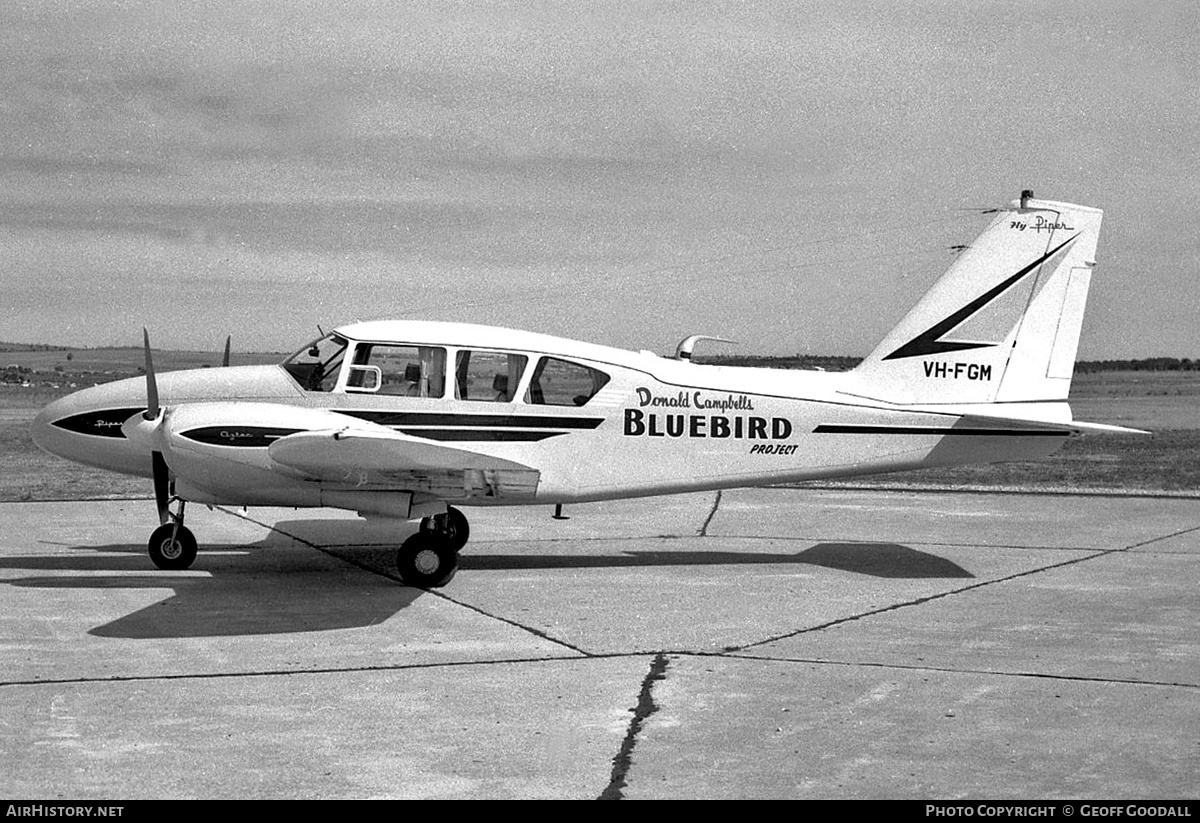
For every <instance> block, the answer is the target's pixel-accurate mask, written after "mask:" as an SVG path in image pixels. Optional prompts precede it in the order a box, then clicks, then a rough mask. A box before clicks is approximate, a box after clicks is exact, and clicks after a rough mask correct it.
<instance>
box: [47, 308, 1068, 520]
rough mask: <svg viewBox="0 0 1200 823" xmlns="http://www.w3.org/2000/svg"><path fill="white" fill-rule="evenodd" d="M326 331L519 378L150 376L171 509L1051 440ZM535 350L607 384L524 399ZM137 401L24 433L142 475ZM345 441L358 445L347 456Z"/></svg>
mask: <svg viewBox="0 0 1200 823" xmlns="http://www.w3.org/2000/svg"><path fill="white" fill-rule="evenodd" d="M339 334H340V335H341V336H342V337H343V338H344V340H345V341H347V343H348V345H347V354H346V357H345V358H344V359H345V363H347V364H348V363H351V362H352V359H353V358H354V357H355V354H354V353H355V351H356V350H357V347H359V346H365V345H368V344H369V345H375V346H383V345H390V344H411V345H412V346H413V347H417V346H420V347H425V350H428V349H429V347H439V350H440V351H441V352H442V353H441V354H439V356H440V357H442V358H443V359H442V361H440V362H443V363H445V362H450V363H454V362H455V358H456V356H457V355H458V353H459V352H460V351H463V350H468V349H469V350H471V351H473V352H476V353H480V352H483V353H499V354H498V355H497V356H500V355H511V356H518V357H516V359H513V360H511V361H510V362H518V363H523V364H524V365H523V366H522V367H521V368H520V369H519V370H514V371H513V372H512V373H511V374H510V375H508V376H507V378H508V379H507V381H501V382H500V383H499V384H498V385H500V384H503V385H507V382H515V383H516V385H515V386H513V387H512V391H508V392H507V393H506V394H502V398H505V397H507V398H511V399H500V400H496V399H494V398H488V399H486V400H484V399H464V398H463V397H459V396H456V395H457V393H456V392H455V391H454V390H453V388H452V387H451V386H450V385H449V383H452V382H453V379H451V380H448V381H447V385H446V386H445V387H442V388H440V389H439V390H438V391H435V392H433V393H432V394H429V393H426V396H404V395H397V394H386V393H383V392H381V391H378V390H363V389H356V388H355V386H354V385H353V383H354V381H355V380H356V379H358V378H356V377H355V375H354V374H351V373H350V371H351V370H350V369H349V368H347V367H345V366H339V368H342V370H343V373H342V374H341V376H340V377H339V378H338V379H337V380H336V381H332V380H331V382H329V383H328V384H327V386H325V387H324V388H323V389H322V390H312V389H309V388H304V387H302V385H301V383H300V381H298V380H297V379H296V377H295V375H294V374H293V373H292V372H291V371H289V370H288V369H285V367H284V366H248V367H234V368H222V369H201V370H194V371H186V372H174V373H169V374H163V375H160V376H159V381H158V389H159V393H160V399H161V403H162V404H163V406H164V407H165V408H166V410H167V411H166V417H165V418H164V426H165V431H166V439H165V440H164V441H163V443H164V445H163V447H162V448H161V449H160V450H161V451H163V453H164V455H165V458H166V461H167V463H168V465H169V466H170V468H171V470H172V473H173V475H174V477H175V479H176V493H177V494H178V495H179V496H180V497H181V498H183V499H189V500H196V501H198V502H207V503H228V504H240V505H292V506H320V505H332V506H338V507H342V508H350V509H358V510H360V511H364V512H375V513H382V514H393V513H394V514H395V515H396V516H405V512H406V508H405V507H406V506H407V505H408V502H404V503H403V505H397V506H396V507H394V508H393V506H392V504H391V503H390V502H389V501H390V500H392V499H393V498H394V497H395V498H396V499H403V495H408V498H407V500H408V501H411V500H412V496H413V495H416V496H417V497H419V498H429V499H434V498H436V499H439V500H443V501H447V502H451V503H455V504H458V505H513V504H530V503H565V502H582V501H594V500H605V499H615V498H621V497H633V496H643V495H656V494H670V493H678V492H689V491H697V490H709V489H720V488H732V487H738V486H752V485H765V484H774V483H783V482H789V481H799V480H810V479H816V478H830V477H845V476H851V475H859V474H867V473H876V472H888V471H897V470H905V469H914V468H922V467H928V466H944V465H955V464H961V463H968V462H971V463H980V462H995V461H1000V460H1013V459H1028V458H1036V457H1041V456H1044V455H1046V454H1049V453H1050V452H1052V451H1054V450H1055V449H1056V448H1058V447H1059V446H1060V445H1061V444H1062V442H1063V440H1064V439H1065V437H1066V434H1067V432H1066V431H1065V430H1062V429H1055V428H1048V427H1039V426H1038V425H1037V424H1036V423H1035V422H1033V421H1030V423H1029V425H1013V421H1011V420H1008V421H1000V422H997V423H996V424H995V425H987V424H984V425H982V426H981V425H980V422H979V420H980V418H979V417H978V416H977V415H976V416H964V414H963V411H962V410H961V409H956V408H955V407H952V406H947V407H945V408H937V407H929V406H922V407H918V406H901V405H896V404H891V403H887V402H884V401H882V400H878V399H871V398H870V397H868V396H867V395H868V394H869V390H868V388H867V387H865V386H863V385H862V384H861V381H860V379H859V377H858V376H857V375H856V374H855V373H854V372H846V373H826V372H814V371H791V370H776V369H758V368H741V367H721V366H707V365H699V364H695V363H692V362H690V361H687V360H674V359H668V358H662V357H658V356H656V355H653V354H649V353H635V352H630V351H626V350H622V349H615V348H608V347H603V346H595V345H591V344H585V343H579V342H576V341H570V340H565V339H560V338H553V337H547V336H544V335H536V334H528V333H523V332H515V331H511V330H507V329H491V328H487V327H480V326H469V325H465V324H440V323H401V322H391V323H365V324H357V325H355V326H351V327H348V328H346V329H341V330H339ZM547 356H549V357H551V358H554V359H556V360H559V361H564V362H568V363H570V364H573V365H578V366H580V367H586V368H587V369H590V370H594V372H598V373H602V374H603V375H604V376H605V377H607V381H606V382H604V384H603V387H602V388H599V390H598V391H596V392H595V393H594V394H593V395H592V396H590V397H588V398H586V400H585V401H584V402H583V403H582V405H578V406H576V405H574V404H570V405H567V404H561V403H560V404H558V405H547V404H545V403H544V402H542V403H538V402H531V400H532V398H533V397H535V396H538V395H535V394H531V391H530V384H531V381H534V380H536V379H537V370H536V369H535V365H536V364H537V363H538V362H539V359H540V358H543V357H547ZM521 358H523V359H521ZM360 359H364V358H360ZM359 371H362V369H360V370H359ZM448 371H449V372H450V374H451V378H453V368H450V369H449V370H448ZM518 372H519V373H518ZM370 379H371V380H374V379H375V378H370ZM948 379H950V378H948ZM961 379H964V380H966V379H971V378H970V376H968V375H967V374H966V373H964V374H963V375H962V378H961ZM374 388H376V389H377V388H378V386H375V387H374ZM539 391H540V388H539ZM464 394H465V392H464ZM145 395H146V388H145V384H144V382H143V381H142V380H140V379H130V380H123V381H118V382H115V383H111V384H107V385H103V386H97V387H95V388H92V389H87V390H84V391H81V392H78V393H76V394H73V395H70V396H69V397H66V398H64V399H62V400H60V401H58V402H56V403H54V404H52V405H51V406H49V407H47V408H46V409H45V410H44V411H43V412H42V413H41V414H39V415H38V418H37V420H36V421H35V424H34V435H35V439H36V440H37V442H38V443H39V445H41V446H42V447H43V448H45V449H47V450H48V451H51V452H53V453H55V454H59V455H61V456H63V457H67V458H69V459H72V460H75V461H78V462H81V463H86V464H89V465H93V466H98V467H101V468H106V469H111V470H114V471H119V472H125V473H130V474H139V475H146V476H149V475H150V473H151V471H150V458H149V450H148V449H147V448H146V446H145V444H143V443H139V442H137V440H136V439H130V437H128V436H126V435H125V434H124V433H123V432H122V425H123V421H125V420H126V419H128V418H131V417H132V416H133V415H135V414H140V412H141V410H142V409H144V408H145V405H146V403H145ZM1056 406H1061V409H1058V410H1052V409H1047V408H1046V407H1043V408H1042V409H1041V410H1040V412H1039V414H1040V415H1043V417H1042V419H1044V420H1047V421H1049V419H1050V418H1049V417H1046V416H1045V415H1051V416H1053V417H1057V418H1060V419H1063V418H1065V420H1068V421H1069V419H1070V416H1069V410H1066V404H1065V403H1063V404H1056ZM308 432H313V433H316V432H324V433H331V432H334V433H336V432H341V433H342V436H337V435H336V434H335V435H333V436H331V437H330V438H329V439H328V447H327V448H326V447H324V446H321V445H320V444H317V446H318V447H316V448H315V451H313V450H312V449H310V447H309V445H305V448H304V454H303V455H302V459H301V460H300V461H299V462H297V459H296V458H295V457H294V454H295V453H297V452H299V451H300V449H298V448H292V449H291V450H290V451H289V450H288V449H287V448H286V445H287V443H290V442H291V441H287V443H285V442H284V440H285V438H288V437H289V436H290V435H297V434H301V435H302V434H304V433H308ZM347 435H354V436H356V437H359V439H358V440H355V444H356V445H355V446H354V447H353V451H351V450H350V449H351V447H350V446H349V445H344V444H347V443H349V440H347V439H346V436H347ZM397 435H400V436H402V437H403V440H398V439H397ZM362 438H366V439H365V440H364V439H362ZM370 438H376V439H374V440H372V439H370ZM297 439H298V438H295V437H293V438H292V440H297ZM300 439H302V438H300ZM276 443H278V444H279V445H275V444H276ZM339 444H343V445H339ZM339 449H345V451H344V452H343V451H339ZM309 451H312V456H311V457H310V455H309V454H308V452H309ZM341 454H345V455H347V456H346V457H345V458H342V457H339V455H341ZM327 455H328V456H327ZM339 460H341V461H342V463H339V462H338V461H339ZM343 464H344V471H340V470H339V468H341V467H343ZM310 465H311V466H313V467H315V468H312V469H310V468H309V467H310ZM397 496H399V497H397Z"/></svg>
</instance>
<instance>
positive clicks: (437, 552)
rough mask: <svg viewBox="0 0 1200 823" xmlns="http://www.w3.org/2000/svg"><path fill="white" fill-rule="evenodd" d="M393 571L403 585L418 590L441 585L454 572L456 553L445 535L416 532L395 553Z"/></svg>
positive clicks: (449, 579) (448, 580)
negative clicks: (397, 572) (398, 574)
mask: <svg viewBox="0 0 1200 823" xmlns="http://www.w3.org/2000/svg"><path fill="white" fill-rule="evenodd" d="M396 569H397V570H398V571H399V572H400V579H401V580H403V581H404V583H405V584H406V585H409V586H416V587H418V588H422V589H435V588H438V587H440V586H445V585H446V584H447V583H449V582H450V581H451V580H452V579H453V578H454V573H455V572H457V571H458V553H457V552H456V551H454V548H453V547H452V546H451V545H450V543H449V542H448V541H447V539H446V538H445V536H443V535H441V534H439V533H437V532H429V531H420V532H417V533H416V534H414V535H413V536H412V537H410V538H408V539H407V540H405V541H404V544H403V545H401V546H400V549H399V550H398V551H397V552H396Z"/></svg>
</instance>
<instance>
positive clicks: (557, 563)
mask: <svg viewBox="0 0 1200 823" xmlns="http://www.w3.org/2000/svg"><path fill="white" fill-rule="evenodd" d="M631 542H636V541H631ZM757 565H773V566H795V565H804V566H821V567H824V568H827V569H836V570H839V571H845V572H852V573H855V574H866V575H870V576H872V577H886V578H894V579H910V578H935V577H936V578H945V577H972V576H973V575H972V574H971V573H970V572H968V571H967V570H966V569H964V568H963V567H962V566H959V565H958V564H956V563H953V562H951V561H949V560H946V559H945V558H944V557H938V556H937V555H933V554H928V553H926V552H921V551H917V550H916V549H910V548H909V547H908V546H901V545H900V544H898V543H818V544H817V545H815V546H812V547H810V548H808V549H805V550H803V551H799V552H795V553H792V554H783V553H778V552H730V551H623V552H621V553H620V554H613V555H579V554H571V555H548V556H547V555H541V556H529V555H507V554H486V555H471V554H467V553H464V554H463V556H462V559H461V560H460V562H459V568H460V569H462V570H464V571H478V570H492V571H496V570H504V569H588V568H592V569H606V568H619V567H623V566H629V567H635V566H757Z"/></svg>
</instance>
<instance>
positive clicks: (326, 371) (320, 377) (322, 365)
mask: <svg viewBox="0 0 1200 823" xmlns="http://www.w3.org/2000/svg"><path fill="white" fill-rule="evenodd" d="M346 345H347V341H346V338H344V337H342V336H340V335H337V334H330V335H328V336H326V337H322V338H321V339H320V340H314V341H313V342H312V343H309V344H308V345H307V346H305V347H304V348H302V349H301V350H300V351H298V352H296V353H295V354H293V355H292V356H291V357H289V358H288V359H287V360H284V361H283V368H284V369H285V370H286V371H287V373H288V374H290V375H291V376H292V377H293V378H294V379H295V381H296V382H297V383H299V384H300V387H301V388H302V389H304V390H305V391H325V392H327V391H333V387H334V386H336V385H337V380H338V373H339V372H340V371H341V370H342V358H343V357H344V356H345V354H346Z"/></svg>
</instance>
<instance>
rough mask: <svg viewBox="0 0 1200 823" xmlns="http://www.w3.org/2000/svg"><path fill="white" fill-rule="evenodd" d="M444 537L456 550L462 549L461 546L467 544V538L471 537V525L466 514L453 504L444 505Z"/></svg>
mask: <svg viewBox="0 0 1200 823" xmlns="http://www.w3.org/2000/svg"><path fill="white" fill-rule="evenodd" d="M445 534H446V539H447V540H449V541H450V548H452V549H454V550H455V551H456V552H457V551H462V547H463V546H465V545H467V540H469V539H470V537H471V525H470V524H469V523H468V522H467V516H466V515H465V514H463V513H462V512H460V511H459V510H458V509H456V508H454V507H453V506H447V507H446V531H445Z"/></svg>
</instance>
